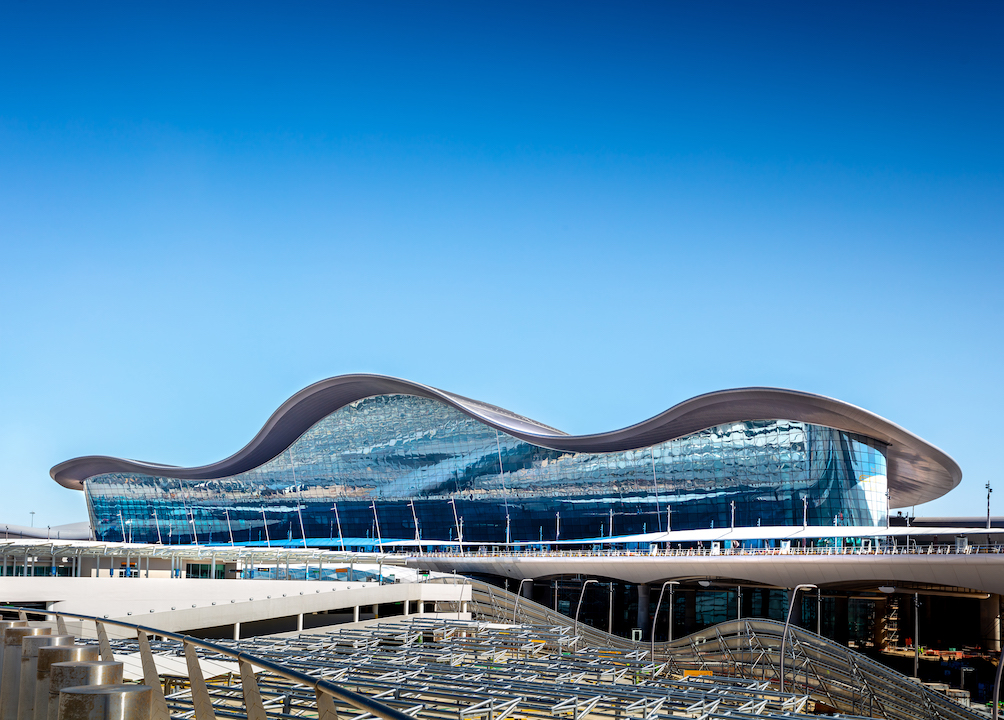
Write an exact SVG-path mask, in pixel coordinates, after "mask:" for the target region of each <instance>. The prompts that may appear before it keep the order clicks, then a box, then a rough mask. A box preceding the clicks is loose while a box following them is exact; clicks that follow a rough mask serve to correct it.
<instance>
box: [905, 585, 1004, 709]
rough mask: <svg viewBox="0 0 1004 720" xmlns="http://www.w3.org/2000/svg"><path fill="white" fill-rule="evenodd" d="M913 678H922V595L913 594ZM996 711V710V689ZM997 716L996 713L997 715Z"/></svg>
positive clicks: (998, 670)
mask: <svg viewBox="0 0 1004 720" xmlns="http://www.w3.org/2000/svg"><path fill="white" fill-rule="evenodd" d="M913 676H914V677H915V678H919V677H920V594H919V593H914V594H913ZM997 676H998V677H1000V665H998V666H997ZM994 693H995V709H996V689H995V691H994ZM995 714H996V713H995Z"/></svg>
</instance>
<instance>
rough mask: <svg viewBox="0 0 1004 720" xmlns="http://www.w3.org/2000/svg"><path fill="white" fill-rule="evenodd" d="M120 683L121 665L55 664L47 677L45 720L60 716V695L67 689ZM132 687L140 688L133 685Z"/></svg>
mask: <svg viewBox="0 0 1004 720" xmlns="http://www.w3.org/2000/svg"><path fill="white" fill-rule="evenodd" d="M121 682H122V663H120V662H103V661H70V662H61V663H55V664H54V665H53V666H52V668H51V670H50V676H49V714H48V716H47V720H57V718H58V717H59V716H60V713H59V701H60V694H61V693H62V691H64V690H66V689H67V688H77V687H82V686H91V685H117V684H119V683H121ZM133 687H141V686H138V685H134V686H133Z"/></svg>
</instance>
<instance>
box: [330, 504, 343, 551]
mask: <svg viewBox="0 0 1004 720" xmlns="http://www.w3.org/2000/svg"><path fill="white" fill-rule="evenodd" d="M331 509H332V510H334V511H335V525H337V526H338V543H339V545H341V546H342V552H345V538H344V537H342V520H341V518H339V517H338V503H336V502H333V503H331Z"/></svg>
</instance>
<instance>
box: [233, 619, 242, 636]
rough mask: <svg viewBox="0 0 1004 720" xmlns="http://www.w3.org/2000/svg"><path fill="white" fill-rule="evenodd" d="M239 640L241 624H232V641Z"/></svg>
mask: <svg viewBox="0 0 1004 720" xmlns="http://www.w3.org/2000/svg"><path fill="white" fill-rule="evenodd" d="M240 639H241V624H240V623H239V622H235V623H234V640H240Z"/></svg>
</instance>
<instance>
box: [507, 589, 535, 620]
mask: <svg viewBox="0 0 1004 720" xmlns="http://www.w3.org/2000/svg"><path fill="white" fill-rule="evenodd" d="M525 582H533V578H523V579H522V580H520V581H519V587H518V588H516V602H515V603H514V604H513V606H512V621H513V624H515V623H516V608H518V607H519V599H520V598H521V597H522V596H523V583H525Z"/></svg>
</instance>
